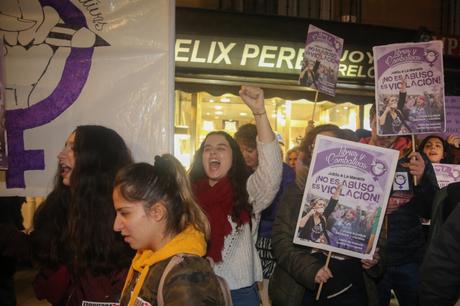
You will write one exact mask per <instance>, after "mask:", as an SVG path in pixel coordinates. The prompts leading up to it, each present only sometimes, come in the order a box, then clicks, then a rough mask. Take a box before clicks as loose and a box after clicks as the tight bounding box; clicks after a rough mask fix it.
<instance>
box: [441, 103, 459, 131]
mask: <svg viewBox="0 0 460 306" xmlns="http://www.w3.org/2000/svg"><path fill="white" fill-rule="evenodd" d="M445 105H446V132H445V133H444V136H445V137H447V136H449V135H451V134H455V135H460V97H458V96H448V97H446V98H445Z"/></svg>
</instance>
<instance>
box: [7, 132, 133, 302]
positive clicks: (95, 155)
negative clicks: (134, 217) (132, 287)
mask: <svg viewBox="0 0 460 306" xmlns="http://www.w3.org/2000/svg"><path fill="white" fill-rule="evenodd" d="M130 163H132V158H131V153H130V150H129V149H128V147H127V146H126V144H125V142H124V141H123V139H122V138H121V137H120V135H118V134H117V133H116V132H115V131H114V130H112V129H109V128H106V127H103V126H97V125H83V126H78V127H77V128H76V129H75V130H74V131H73V132H72V133H71V134H70V136H69V137H68V139H67V141H66V142H65V146H64V148H63V149H62V151H61V152H60V153H59V155H58V170H57V174H56V179H55V182H54V188H53V190H52V191H51V193H50V194H49V195H48V196H47V198H46V199H45V201H44V203H43V204H41V205H40V207H39V208H38V210H37V212H36V214H35V216H34V221H33V223H34V224H33V231H32V232H31V234H30V235H26V234H24V233H22V232H17V233H15V234H16V235H17V239H15V242H16V244H17V245H21V246H22V247H25V248H27V249H28V254H31V255H32V258H33V259H34V260H35V261H36V262H37V263H38V266H39V273H38V275H37V277H36V278H35V281H34V289H35V293H36V295H37V298H39V299H46V300H47V301H48V302H49V303H51V304H52V305H82V303H83V302H85V303H86V304H87V305H93V304H97V303H101V304H105V303H116V302H118V300H119V296H120V292H121V289H122V288H123V284H124V279H125V278H126V274H127V272H128V268H129V264H130V262H131V258H132V256H133V255H134V252H133V251H132V250H131V249H130V248H129V246H128V245H127V244H125V243H124V242H123V240H122V237H121V236H120V235H118V234H117V233H115V232H114V231H113V230H112V225H113V221H114V220H115V210H114V209H113V202H112V187H113V181H114V178H115V174H116V173H117V171H118V169H120V168H122V167H123V166H125V165H128V164H130ZM29 256H30V255H29Z"/></svg>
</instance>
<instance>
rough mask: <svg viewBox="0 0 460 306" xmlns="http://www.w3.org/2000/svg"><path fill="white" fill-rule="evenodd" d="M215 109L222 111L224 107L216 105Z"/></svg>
mask: <svg viewBox="0 0 460 306" xmlns="http://www.w3.org/2000/svg"><path fill="white" fill-rule="evenodd" d="M214 108H215V109H222V105H216V106H214Z"/></svg>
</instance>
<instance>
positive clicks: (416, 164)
mask: <svg viewBox="0 0 460 306" xmlns="http://www.w3.org/2000/svg"><path fill="white" fill-rule="evenodd" d="M409 157H410V162H409V164H408V168H409V172H410V174H412V175H413V176H414V177H415V178H416V180H417V181H420V180H421V178H422V176H423V172H424V171H425V161H424V160H423V157H422V155H420V153H419V152H412V153H411V154H410V155H409Z"/></svg>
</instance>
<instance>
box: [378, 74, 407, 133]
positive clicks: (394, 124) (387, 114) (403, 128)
mask: <svg viewBox="0 0 460 306" xmlns="http://www.w3.org/2000/svg"><path fill="white" fill-rule="evenodd" d="M406 97H407V93H406V82H405V81H401V90H400V92H399V95H398V96H394V95H392V96H389V97H385V98H384V99H383V102H384V106H385V110H384V111H383V112H382V114H381V115H380V116H379V118H378V122H379V127H380V132H381V133H382V134H383V135H397V134H409V133H411V129H410V128H409V126H408V124H407V122H406V117H405V115H404V113H403V112H402V111H401V110H402V108H403V106H404V103H405V102H406Z"/></svg>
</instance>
